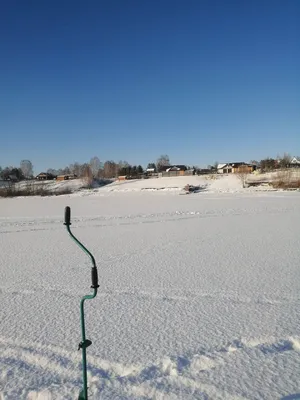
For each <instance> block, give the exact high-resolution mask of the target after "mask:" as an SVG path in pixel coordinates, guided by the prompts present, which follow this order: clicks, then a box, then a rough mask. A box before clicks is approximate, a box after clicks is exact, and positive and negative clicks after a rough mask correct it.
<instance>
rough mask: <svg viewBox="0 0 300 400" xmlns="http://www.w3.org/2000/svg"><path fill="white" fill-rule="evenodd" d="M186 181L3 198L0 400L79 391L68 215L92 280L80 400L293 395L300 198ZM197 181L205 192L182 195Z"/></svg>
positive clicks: (77, 290)
mask: <svg viewBox="0 0 300 400" xmlns="http://www.w3.org/2000/svg"><path fill="white" fill-rule="evenodd" d="M191 178H192V179H190V178H187V177H184V179H181V178H171V179H167V180H165V181H163V180H162V179H156V180H155V179H154V180H151V181H152V182H150V180H145V181H138V182H126V183H124V184H121V183H114V184H111V185H108V186H106V187H103V188H100V189H95V190H91V191H82V192H79V193H75V194H73V195H66V196H59V197H42V198H39V197H32V198H14V199H0V233H1V234H0V248H1V252H0V301H1V307H0V321H1V324H0V399H1V400H4V399H5V400H10V399H26V400H45V399H51V400H52V399H75V398H77V396H78V393H79V391H80V389H81V387H82V374H81V352H80V351H77V346H78V343H79V342H80V340H81V331H80V313H79V304H80V299H81V297H82V296H83V295H85V294H88V293H91V289H90V267H91V264H90V262H89V259H88V258H87V256H86V255H85V254H84V253H83V252H82V251H81V250H80V249H79V248H78V247H77V246H76V245H75V243H74V242H73V241H71V239H70V238H69V237H68V235H67V232H66V230H65V227H64V226H63V213H64V207H65V206H67V205H69V206H71V208H72V230H73V232H74V233H75V234H76V235H77V236H78V237H79V238H80V239H81V240H82V241H83V243H84V244H86V245H87V247H88V248H89V249H90V250H91V251H92V253H93V254H94V256H95V258H96V261H97V265H98V272H99V283H100V287H99V291H98V295H97V297H96V298H95V299H93V300H90V301H87V302H86V306H85V311H86V331H87V338H88V339H90V340H92V342H93V344H92V346H91V347H89V348H88V349H87V364H88V381H89V394H90V397H89V398H90V399H201V400H202V399H203V400H207V399H222V400H226V399H228V400H229V399H230V400H233V399H234V400H237V399H248V400H256V399H270V400H271V399H272V400H274V399H281V400H283V399H286V400H287V399H296V398H298V397H297V395H298V396H299V397H300V383H299V375H300V353H299V352H300V320H299V305H300V304H299V303H300V294H299V293H300V274H299V263H300V261H299V260H300V239H299V238H300V224H299V221H300V193H299V192H273V191H271V192H262V191H257V190H249V189H241V188H240V183H239V182H238V180H236V179H234V177H222V179H221V180H219V181H218V180H217V181H215V180H214V181H209V180H206V179H205V178H198V177H191ZM194 178H195V179H194ZM197 179H198V182H200V180H201V182H202V183H203V185H204V184H206V186H205V190H203V191H201V190H200V191H199V193H195V194H191V195H188V196H179V195H178V194H179V188H182V187H183V186H184V184H186V183H190V184H195V182H196V180H197ZM141 182H142V183H141ZM154 182H155V183H154ZM162 188H164V190H163V189H162ZM146 189H148V190H146ZM154 189H155V190H154ZM157 189H162V190H157ZM152 190H153V191H152Z"/></svg>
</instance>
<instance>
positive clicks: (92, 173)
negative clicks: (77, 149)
mask: <svg viewBox="0 0 300 400" xmlns="http://www.w3.org/2000/svg"><path fill="white" fill-rule="evenodd" d="M297 158H298V157H297ZM298 159H300V158H298ZM290 161H291V156H290V155H289V154H288V153H284V155H283V156H277V158H276V159H275V158H270V157H267V158H265V159H262V160H260V161H256V160H251V161H250V164H254V165H256V166H257V167H258V168H260V169H261V171H262V172H266V171H272V170H276V169H282V168H287V167H288V166H289V164H290ZM217 165H218V162H215V163H214V164H213V165H208V166H207V169H210V170H212V171H213V170H216V168H217ZM166 166H171V162H170V158H169V156H168V155H166V154H165V155H161V156H160V157H159V158H158V159H157V161H156V162H153V163H149V164H148V165H147V168H146V169H151V170H153V171H154V172H161V171H162V170H163V169H164V168H165V167H166ZM191 168H193V169H195V170H196V171H198V170H201V169H200V168H199V167H196V166H192V167H191ZM39 172H45V173H47V174H49V176H53V177H56V176H59V175H76V176H77V177H78V178H82V177H85V178H93V179H103V178H104V179H110V178H115V177H117V176H121V175H127V176H139V175H142V174H144V173H145V170H144V168H143V167H142V166H141V165H131V164H130V163H128V162H127V161H119V162H118V163H116V162H114V161H105V162H101V161H100V159H99V157H97V156H95V157H92V158H91V160H90V162H86V163H83V164H80V163H78V162H74V163H72V164H69V165H68V166H66V167H64V168H59V169H54V168H48V170H47V171H39ZM36 175H37V174H36ZM36 175H34V171H33V164H32V162H31V161H30V160H22V161H21V162H20V166H18V167H16V166H7V167H4V168H2V167H1V166H0V179H2V180H7V179H9V177H11V176H13V177H15V178H16V179H17V180H25V179H33V178H34V177H35V176H36Z"/></svg>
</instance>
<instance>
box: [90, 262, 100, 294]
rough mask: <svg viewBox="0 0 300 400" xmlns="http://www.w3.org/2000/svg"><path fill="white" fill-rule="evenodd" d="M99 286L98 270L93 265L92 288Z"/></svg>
mask: <svg viewBox="0 0 300 400" xmlns="http://www.w3.org/2000/svg"><path fill="white" fill-rule="evenodd" d="M98 287H99V285H98V271H97V267H92V286H91V288H92V289H97V288H98Z"/></svg>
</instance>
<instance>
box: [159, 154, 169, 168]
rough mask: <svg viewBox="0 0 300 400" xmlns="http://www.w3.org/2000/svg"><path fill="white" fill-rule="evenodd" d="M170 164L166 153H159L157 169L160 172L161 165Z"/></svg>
mask: <svg viewBox="0 0 300 400" xmlns="http://www.w3.org/2000/svg"><path fill="white" fill-rule="evenodd" d="M169 165H170V158H169V156H168V155H167V154H163V155H161V156H160V157H159V158H158V159H157V161H156V167H157V171H158V172H161V170H162V168H163V167H167V166H169Z"/></svg>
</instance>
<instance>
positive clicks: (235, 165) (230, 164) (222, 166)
mask: <svg viewBox="0 0 300 400" xmlns="http://www.w3.org/2000/svg"><path fill="white" fill-rule="evenodd" d="M240 165H252V164H248V163H245V162H244V161H238V162H229V163H225V164H218V167H217V169H223V168H225V167H226V166H229V167H239V166H240Z"/></svg>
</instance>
